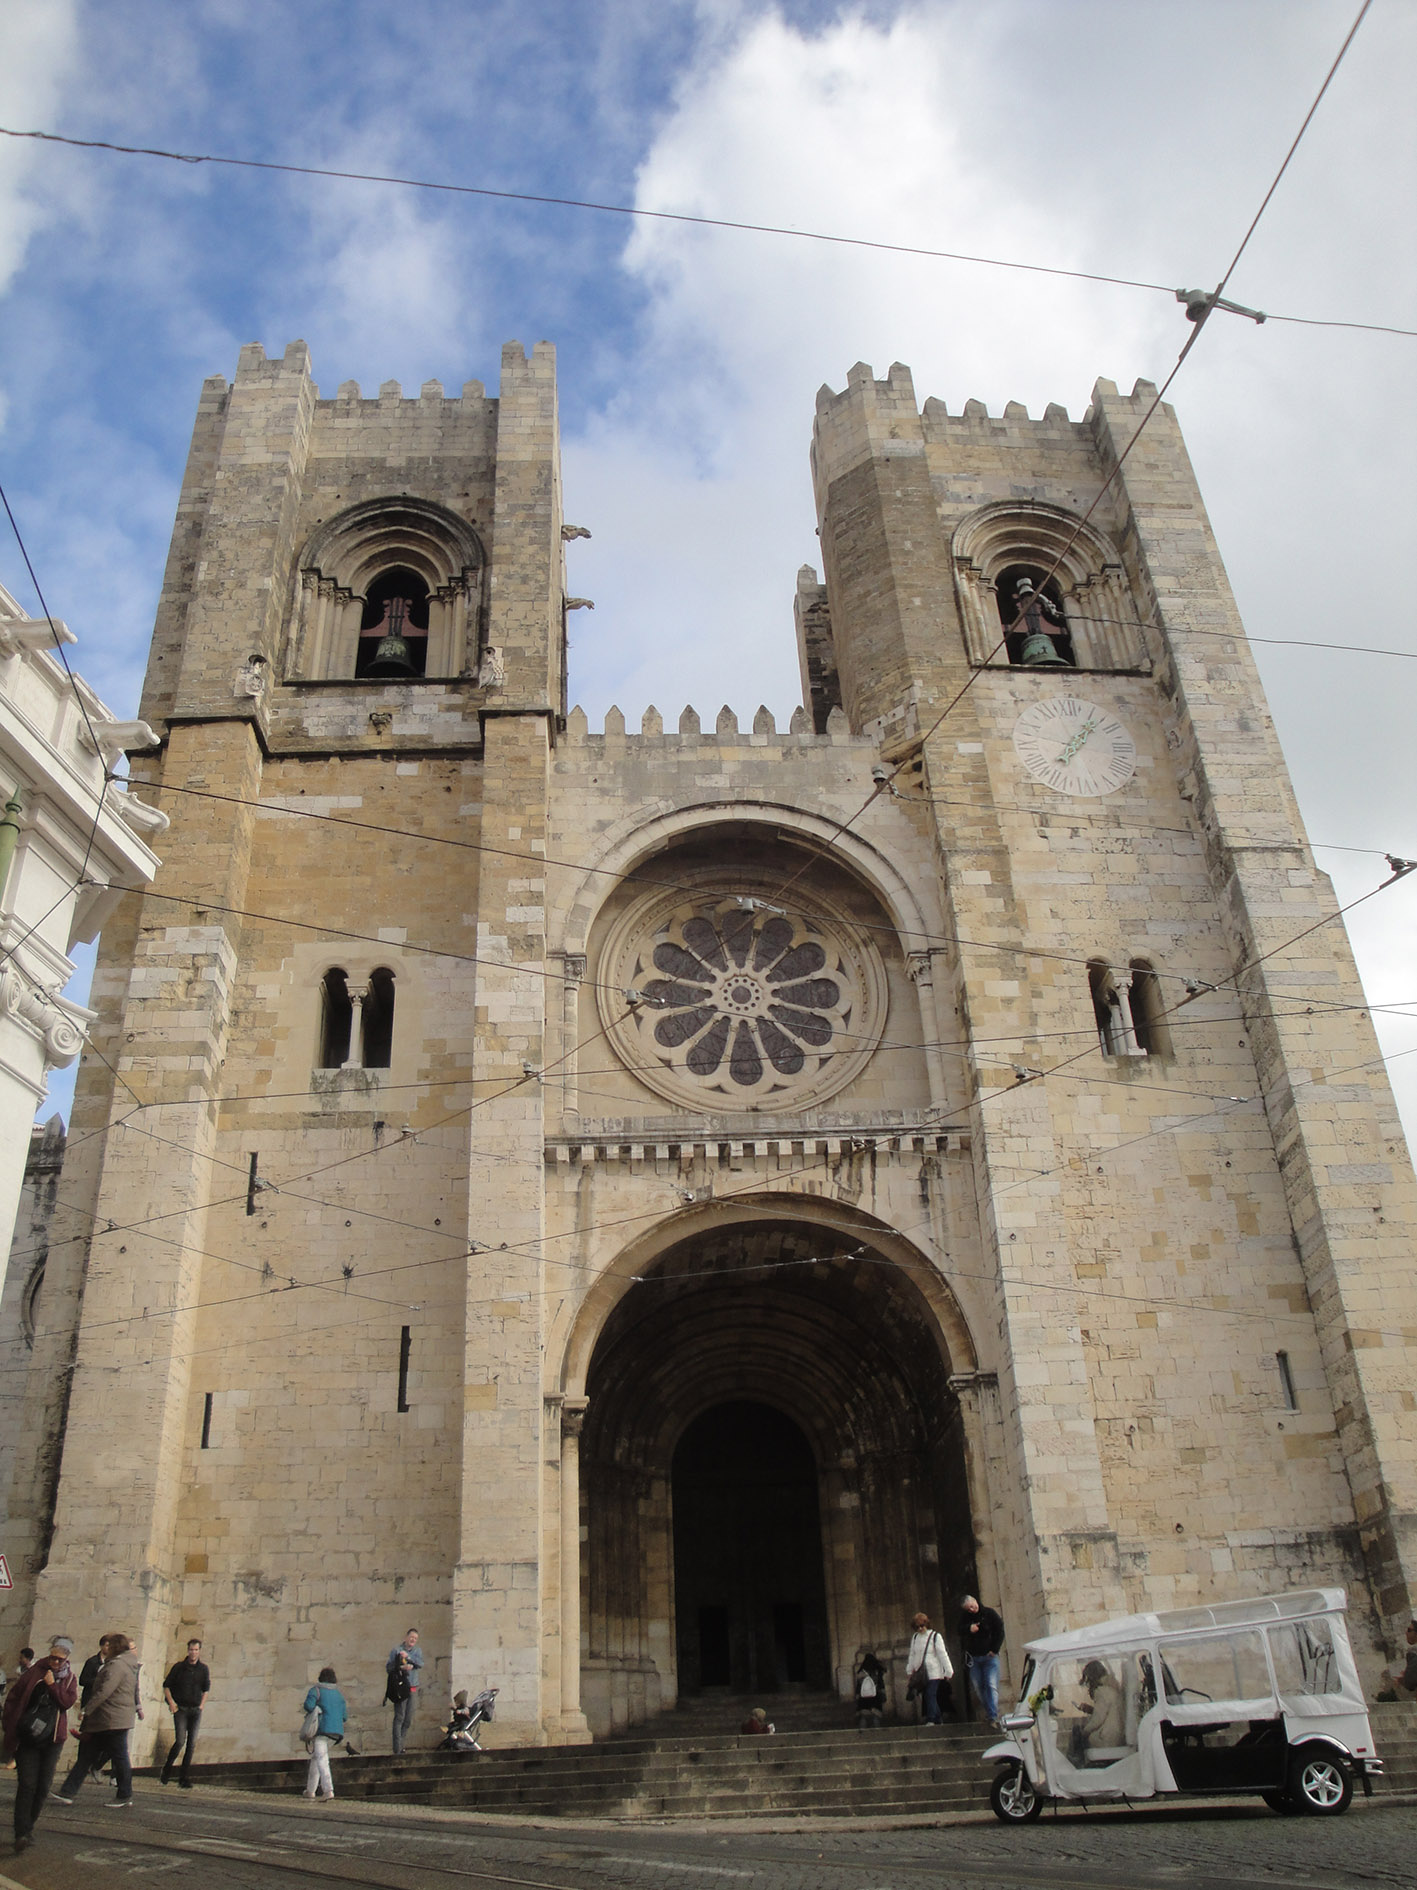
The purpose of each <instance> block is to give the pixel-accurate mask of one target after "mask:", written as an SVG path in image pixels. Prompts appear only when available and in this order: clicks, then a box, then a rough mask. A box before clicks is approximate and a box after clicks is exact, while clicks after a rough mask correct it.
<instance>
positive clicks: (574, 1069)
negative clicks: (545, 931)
mask: <svg viewBox="0 0 1417 1890" xmlns="http://www.w3.org/2000/svg"><path fill="white" fill-rule="evenodd" d="M564 963H565V968H566V982H565V984H564V986H563V987H562V999H561V1002H562V1027H561V1035H562V1045H561V1107H562V1108H563V1109H564V1111H565V1113H566V1114H567V1115H568V1116H576V1115H579V1114H580V1108H581V1100H580V1074H579V1071H580V1030H581V984H582V983H583V981H584V979H585V974H586V960H585V953H584V952H567V953H566V956H565V960H564Z"/></svg>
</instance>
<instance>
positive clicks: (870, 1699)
mask: <svg viewBox="0 0 1417 1890" xmlns="http://www.w3.org/2000/svg"><path fill="white" fill-rule="evenodd" d="M885 1711H886V1670H885V1668H884V1666H883V1665H882V1664H881V1662H880V1660H879V1659H878V1657H877V1655H876V1650H875V1648H873V1647H868V1648H867V1649H866V1651H865V1653H864V1654H862V1656H861V1658H860V1660H858V1661H857V1663H856V1724H857V1725H858V1726H860V1727H866V1726H880V1725H882V1724H883V1723H884V1718H885Z"/></svg>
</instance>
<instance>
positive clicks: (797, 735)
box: [563, 704, 876, 754]
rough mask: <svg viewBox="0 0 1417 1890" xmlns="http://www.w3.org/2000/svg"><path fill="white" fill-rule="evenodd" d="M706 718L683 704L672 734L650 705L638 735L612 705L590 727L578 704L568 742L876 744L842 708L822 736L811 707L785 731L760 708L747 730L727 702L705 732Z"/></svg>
mask: <svg viewBox="0 0 1417 1890" xmlns="http://www.w3.org/2000/svg"><path fill="white" fill-rule="evenodd" d="M703 721H704V718H703V717H701V716H700V714H699V712H698V710H697V709H694V708H685V709H683V710H681V712H680V715H679V726H678V728H677V729H674V730H671V731H669V732H668V733H666V732H665V728H664V717H663V716H662V715H661V714H660V712H659V710H658V709H656V708H655V707H654V706H653V705H651V706H650V707H649V708H647V709H646V710H645V711H644V713H643V715H642V716H641V718H640V728H639V733H638V734H635V735H632V734H629V733H628V732H627V730H626V725H625V717H624V714H623V712H622V711H621V710H620V709H618V708H616V707H615V706H614V705H613V704H612V705H611V707H610V708H608V709H607V710H606V711H605V720H604V723H603V726H602V727H601V728H599V729H592V728H591V726H590V722H589V719H588V718H587V716H586V713H585V710H584V709H582V708H580V707H579V706H577V707H576V708H574V709H572V710H571V712H570V714H569V715H568V716H567V717H566V730H565V734H564V736H563V740H564V741H565V743H566V744H567V745H568V746H569V747H572V748H575V747H581V746H585V745H599V746H603V747H606V748H612V749H623V748H625V747H627V746H628V747H631V748H646V749H656V750H658V749H673V748H682V749H685V750H691V749H692V750H698V749H704V748H719V749H723V750H725V751H727V750H730V749H731V750H743V749H747V750H749V751H757V750H764V749H765V750H769V751H771V750H773V749H776V750H778V751H779V752H781V753H784V754H785V753H789V752H791V753H800V752H801V751H802V750H804V749H813V748H819V749H833V748H848V747H849V748H858V749H860V750H861V751H862V752H863V753H874V752H875V748H876V742H875V740H874V738H873V737H872V736H870V735H865V734H863V735H853V734H852V732H851V729H850V727H849V725H848V723H847V720H846V716H845V714H844V713H843V711H842V710H841V709H840V708H839V707H838V708H835V709H833V710H832V711H831V713H830V715H829V716H828V717H827V725H826V728H825V729H824V731H823V732H822V733H821V734H818V733H817V732H816V730H815V729H814V728H813V727H812V723H811V720H810V718H809V717H808V714H807V711H806V710H805V709H803V708H800V707H799V708H796V709H794V710H793V711H792V716H791V719H790V721H789V722H788V725H787V727H786V728H785V729H779V728H778V726H777V722H776V719H775V717H774V716H773V713H772V711H771V710H770V709H767V708H763V707H759V709H758V711H757V713H756V714H755V715H754V717H753V720H752V724H751V726H750V727H748V728H743V727H741V726H740V724H739V721H738V717H737V715H736V714H735V712H734V711H733V710H732V709H730V708H728V707H727V706H726V705H725V706H724V707H723V708H721V709H720V710H719V712H718V714H717V716H716V717H715V718H714V723H713V727H712V728H711V729H709V730H707V731H705V729H704V726H703Z"/></svg>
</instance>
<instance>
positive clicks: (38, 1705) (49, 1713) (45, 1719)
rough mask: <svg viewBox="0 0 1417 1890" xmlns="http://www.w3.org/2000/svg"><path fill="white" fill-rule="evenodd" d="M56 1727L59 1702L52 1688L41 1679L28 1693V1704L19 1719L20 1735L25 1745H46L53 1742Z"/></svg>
mask: <svg viewBox="0 0 1417 1890" xmlns="http://www.w3.org/2000/svg"><path fill="white" fill-rule="evenodd" d="M58 1727H59V1702H58V1701H57V1700H56V1699H55V1697H54V1692H53V1689H52V1688H50V1687H47V1686H45V1684H44V1682H43V1681H41V1682H40V1684H39V1685H38V1686H37V1687H36V1688H35V1690H34V1692H33V1693H32V1694H31V1695H30V1699H29V1705H28V1706H27V1707H26V1709H25V1713H24V1716H23V1718H22V1719H21V1720H20V1724H19V1734H20V1737H21V1739H23V1740H24V1741H25V1743H26V1744H27V1745H31V1746H47V1745H50V1744H51V1743H52V1742H53V1739H54V1735H55V1733H56V1732H57V1730H58Z"/></svg>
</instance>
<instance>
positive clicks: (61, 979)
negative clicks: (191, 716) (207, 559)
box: [0, 589, 167, 1282]
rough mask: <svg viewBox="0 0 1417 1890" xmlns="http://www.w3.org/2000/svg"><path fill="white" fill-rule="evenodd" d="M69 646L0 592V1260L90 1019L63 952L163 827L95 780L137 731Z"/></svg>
mask: <svg viewBox="0 0 1417 1890" xmlns="http://www.w3.org/2000/svg"><path fill="white" fill-rule="evenodd" d="M74 640H75V639H74V637H73V634H72V632H70V631H69V630H68V629H66V628H65V626H64V625H63V624H60V623H51V622H49V621H45V620H43V619H41V620H39V621H35V620H34V619H32V618H30V617H28V616H27V615H26V614H25V612H24V611H22V610H21V609H20V607H19V605H18V604H17V603H16V602H15V600H14V599H13V598H12V597H11V596H10V594H9V593H8V592H7V591H5V590H3V589H0V800H3V812H0V1254H8V1251H9V1246H10V1231H11V1229H12V1228H13V1226H14V1221H15V1212H16V1209H17V1207H18V1205H19V1200H20V1193H21V1190H22V1188H23V1185H24V1173H25V1160H26V1157H27V1156H28V1154H29V1148H30V1125H31V1123H32V1122H33V1120H34V1116H35V1111H36V1110H37V1109H38V1108H39V1106H40V1105H41V1104H42V1103H43V1101H44V1099H45V1096H46V1094H47V1093H48V1091H47V1078H48V1074H49V1072H50V1071H51V1070H54V1069H63V1068H65V1067H66V1066H67V1065H68V1064H70V1063H72V1062H73V1061H74V1059H75V1057H76V1056H77V1055H78V1054H79V1051H80V1050H81V1049H82V1047H83V1044H84V1040H85V1036H86V1033H87V1025H88V1021H89V1018H90V1017H91V1015H92V1013H91V1012H89V1011H87V1010H85V1009H84V1008H83V1006H81V1005H78V1004H74V1003H71V1002H70V1001H69V1000H68V999H66V998H65V997H64V996H63V995H62V993H63V990H64V987H65V986H66V985H67V984H68V982H69V979H70V977H71V976H72V975H73V970H74V963H73V960H72V959H71V958H70V956H69V954H70V952H71V951H72V950H73V949H74V947H75V946H76V945H80V944H86V943H88V942H89V941H90V940H91V939H93V938H95V937H96V936H97V934H98V930H99V927H100V926H101V925H102V924H103V921H104V919H105V917H106V916H107V914H108V912H109V911H110V910H111V909H112V907H113V905H114V904H115V903H116V902H117V900H118V899H119V898H120V897H121V895H122V894H123V893H124V892H128V891H132V890H134V889H136V888H139V887H143V886H146V885H147V884H149V882H150V881H151V879H152V877H153V874H154V873H155V872H156V870H157V866H158V860H157V856H156V854H154V853H153V851H152V849H151V847H150V846H149V845H148V839H149V838H150V837H151V836H153V835H155V834H157V833H159V832H161V830H162V829H163V828H164V827H165V826H166V825H167V818H166V816H165V815H163V814H160V813H159V812H158V811H157V809H156V808H148V807H144V806H142V805H141V804H140V803H139V802H138V801H137V800H136V799H135V798H134V797H133V796H131V795H129V794H127V793H125V792H123V791H122V789H121V787H120V786H119V784H118V783H116V782H113V781H109V780H108V779H107V776H108V773H109V770H110V769H111V768H112V765H113V763H114V761H115V759H116V758H117V757H118V756H119V755H120V754H121V753H122V751H123V748H124V746H125V745H134V744H137V745H141V744H142V742H143V740H144V737H145V734H146V731H145V729H144V727H143V725H141V724H135V723H131V722H120V721H118V720H117V719H116V718H115V716H114V714H113V712H112V710H111V709H109V708H107V707H105V705H104V704H103V703H102V702H101V701H100V700H99V698H98V697H97V696H96V695H95V694H94V692H93V690H92V689H90V688H89V686H88V685H87V683H85V682H84V681H83V679H82V678H81V677H77V676H75V677H72V678H71V677H70V676H69V674H68V673H67V672H66V671H65V668H64V665H63V663H62V662H61V661H60V660H59V658H58V656H57V655H56V654H54V651H55V650H56V647H57V645H58V644H60V643H72V642H73V641H74ZM0 1282H3V1275H0Z"/></svg>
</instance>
